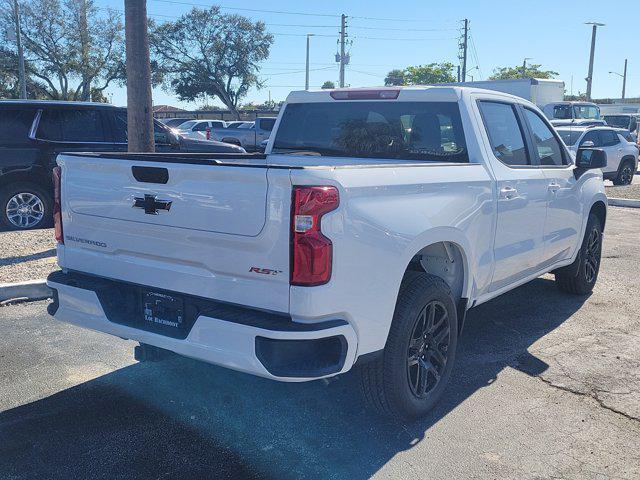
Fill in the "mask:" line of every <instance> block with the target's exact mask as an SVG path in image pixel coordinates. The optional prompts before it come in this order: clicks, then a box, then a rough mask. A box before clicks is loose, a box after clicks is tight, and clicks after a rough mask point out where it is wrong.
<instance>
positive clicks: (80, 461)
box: [0, 278, 586, 479]
mask: <svg viewBox="0 0 640 480" xmlns="http://www.w3.org/2000/svg"><path fill="white" fill-rule="evenodd" d="M585 299H586V298H585V297H574V296H568V295H565V294H561V293H559V292H558V291H557V290H556V287H555V285H554V282H553V281H551V280H549V279H546V278H539V279H537V280H535V281H533V282H531V283H529V284H527V285H525V286H523V287H520V288H518V289H516V290H514V291H512V292H510V293H507V294H505V295H503V296H501V297H499V298H497V299H495V300H493V301H491V302H489V303H487V304H485V305H481V306H480V307H477V308H476V309H473V310H472V311H470V312H469V317H468V321H467V326H466V329H465V332H464V333H463V336H462V340H461V344H460V350H459V356H458V360H457V365H456V368H455V369H454V373H453V376H452V379H451V383H450V386H449V388H448V389H447V392H446V393H445V396H444V398H443V400H442V401H441V402H440V404H439V405H438V406H437V407H436V408H435V409H434V410H433V411H432V412H431V413H430V414H429V416H428V417H427V418H424V419H422V420H419V421H417V422H414V423H411V424H404V425H401V424H397V423H393V422H390V421H387V420H384V419H380V418H378V417H376V416H375V415H374V414H372V413H371V412H369V411H367V410H365V408H364V406H363V404H362V399H361V396H360V391H359V386H358V381H357V380H358V379H357V375H356V374H355V373H349V374H347V375H344V376H342V377H340V378H338V379H336V380H335V381H332V382H330V383H329V384H328V385H327V384H326V383H325V382H312V383H306V384H283V383H277V382H272V381H269V380H265V379H261V378H255V377H252V376H249V375H245V374H241V373H237V372H232V371H228V370H225V369H221V368H218V367H215V366H211V365H205V364H202V363H199V362H196V361H193V360H189V359H186V358H180V357H176V358H172V359H170V360H166V361H164V362H161V363H145V364H134V365H132V366H129V367H125V368H122V369H120V370H116V371H114V372H112V373H110V374H107V375H104V376H102V377H98V378H96V379H94V380H91V381H88V382H86V383H83V384H81V385H78V386H76V387H73V388H69V389H67V390H64V391H61V392H59V393H57V394H54V395H51V396H49V397H47V398H44V399H42V400H37V401H34V402H32V403H29V404H26V405H23V406H20V407H17V408H14V409H12V410H8V411H5V412H3V413H0V477H1V478H7V477H8V478H16V479H22V478H25V479H26V478H29V479H31V478H110V479H112V478H162V479H167V478H188V479H196V478H216V479H223V478H234V479H235V478H237V479H240V478H242V479H244V478H278V479H283V478H339V479H342V478H350V479H361V478H368V477H370V476H371V475H373V474H374V473H376V472H377V471H378V470H380V469H381V468H382V467H383V466H384V465H385V464H386V463H387V462H389V461H390V460H391V459H392V458H393V457H394V456H395V455H396V454H397V453H399V452H401V451H404V450H407V449H411V448H413V447H414V446H415V445H416V444H418V443H419V442H420V441H421V440H423V439H424V438H426V437H428V436H429V434H430V432H429V429H430V427H432V426H433V425H434V424H436V423H437V422H438V421H439V420H440V419H442V418H443V417H444V416H445V415H447V414H448V413H449V412H451V411H452V410H453V409H455V408H456V406H458V405H459V404H460V403H461V402H463V401H464V400H465V399H467V398H468V397H469V396H471V395H472V394H473V393H474V392H476V391H478V390H479V389H481V388H483V387H486V386H487V385H490V384H491V383H492V382H493V381H494V380H495V379H496V377H497V375H498V374H499V373H500V372H501V371H502V370H504V369H505V368H507V367H510V368H516V369H521V370H523V371H525V372H526V373H528V374H533V375H535V374H538V373H540V372H541V371H544V369H546V364H544V363H543V362H541V361H540V360H538V359H537V358H536V357H535V356H533V355H531V354H529V353H528V352H527V349H528V348H529V347H530V346H531V345H532V344H533V343H534V342H535V341H536V340H538V339H539V338H541V337H543V336H545V335H546V334H548V333H549V332H551V331H552V330H554V329H555V328H556V327H558V326H559V325H561V324H562V323H563V322H564V321H565V320H567V319H568V318H569V317H570V316H571V315H572V314H573V313H574V312H575V311H576V310H578V309H579V308H580V307H581V305H582V304H583V303H584V301H585ZM424 461H425V462H427V461H429V459H428V456H427V457H425V458H424Z"/></svg>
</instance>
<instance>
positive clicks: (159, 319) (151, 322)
mask: <svg viewBox="0 0 640 480" xmlns="http://www.w3.org/2000/svg"><path fill="white" fill-rule="evenodd" d="M142 320H143V322H144V324H145V325H148V326H149V327H151V329H159V330H181V329H182V328H184V327H183V325H184V322H185V317H184V299H183V298H181V297H178V296H175V295H168V294H166V293H160V292H153V291H150V290H143V291H142Z"/></svg>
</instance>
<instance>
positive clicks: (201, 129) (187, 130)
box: [175, 120, 227, 139]
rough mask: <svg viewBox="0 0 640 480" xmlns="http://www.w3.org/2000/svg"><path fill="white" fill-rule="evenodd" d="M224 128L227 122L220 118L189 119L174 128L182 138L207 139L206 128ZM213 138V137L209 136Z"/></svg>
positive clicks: (210, 129) (211, 129)
mask: <svg viewBox="0 0 640 480" xmlns="http://www.w3.org/2000/svg"><path fill="white" fill-rule="evenodd" d="M214 128H218V129H226V128H227V123H226V122H223V121H222V120H189V121H188V122H184V123H183V124H181V125H179V126H178V128H176V130H175V131H176V133H177V134H178V135H180V136H181V137H184V138H199V139H207V130H209V131H210V132H211V131H213V129H214ZM211 139H213V137H211Z"/></svg>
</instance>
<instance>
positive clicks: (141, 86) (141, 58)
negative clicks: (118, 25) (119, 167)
mask: <svg viewBox="0 0 640 480" xmlns="http://www.w3.org/2000/svg"><path fill="white" fill-rule="evenodd" d="M124 26H125V39H126V44H127V59H126V70H127V134H128V142H129V152H154V151H155V143H154V138H153V137H154V136H153V100H152V97H151V64H150V61H149V31H148V28H147V2H146V0H124Z"/></svg>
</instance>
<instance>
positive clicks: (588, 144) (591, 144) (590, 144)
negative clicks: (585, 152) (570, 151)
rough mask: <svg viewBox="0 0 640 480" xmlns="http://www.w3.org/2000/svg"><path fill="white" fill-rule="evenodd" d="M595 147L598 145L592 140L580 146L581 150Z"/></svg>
mask: <svg viewBox="0 0 640 480" xmlns="http://www.w3.org/2000/svg"><path fill="white" fill-rule="evenodd" d="M595 146H596V144H595V143H593V141H592V140H587V141H585V142H582V145H580V148H593V147H595Z"/></svg>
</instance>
